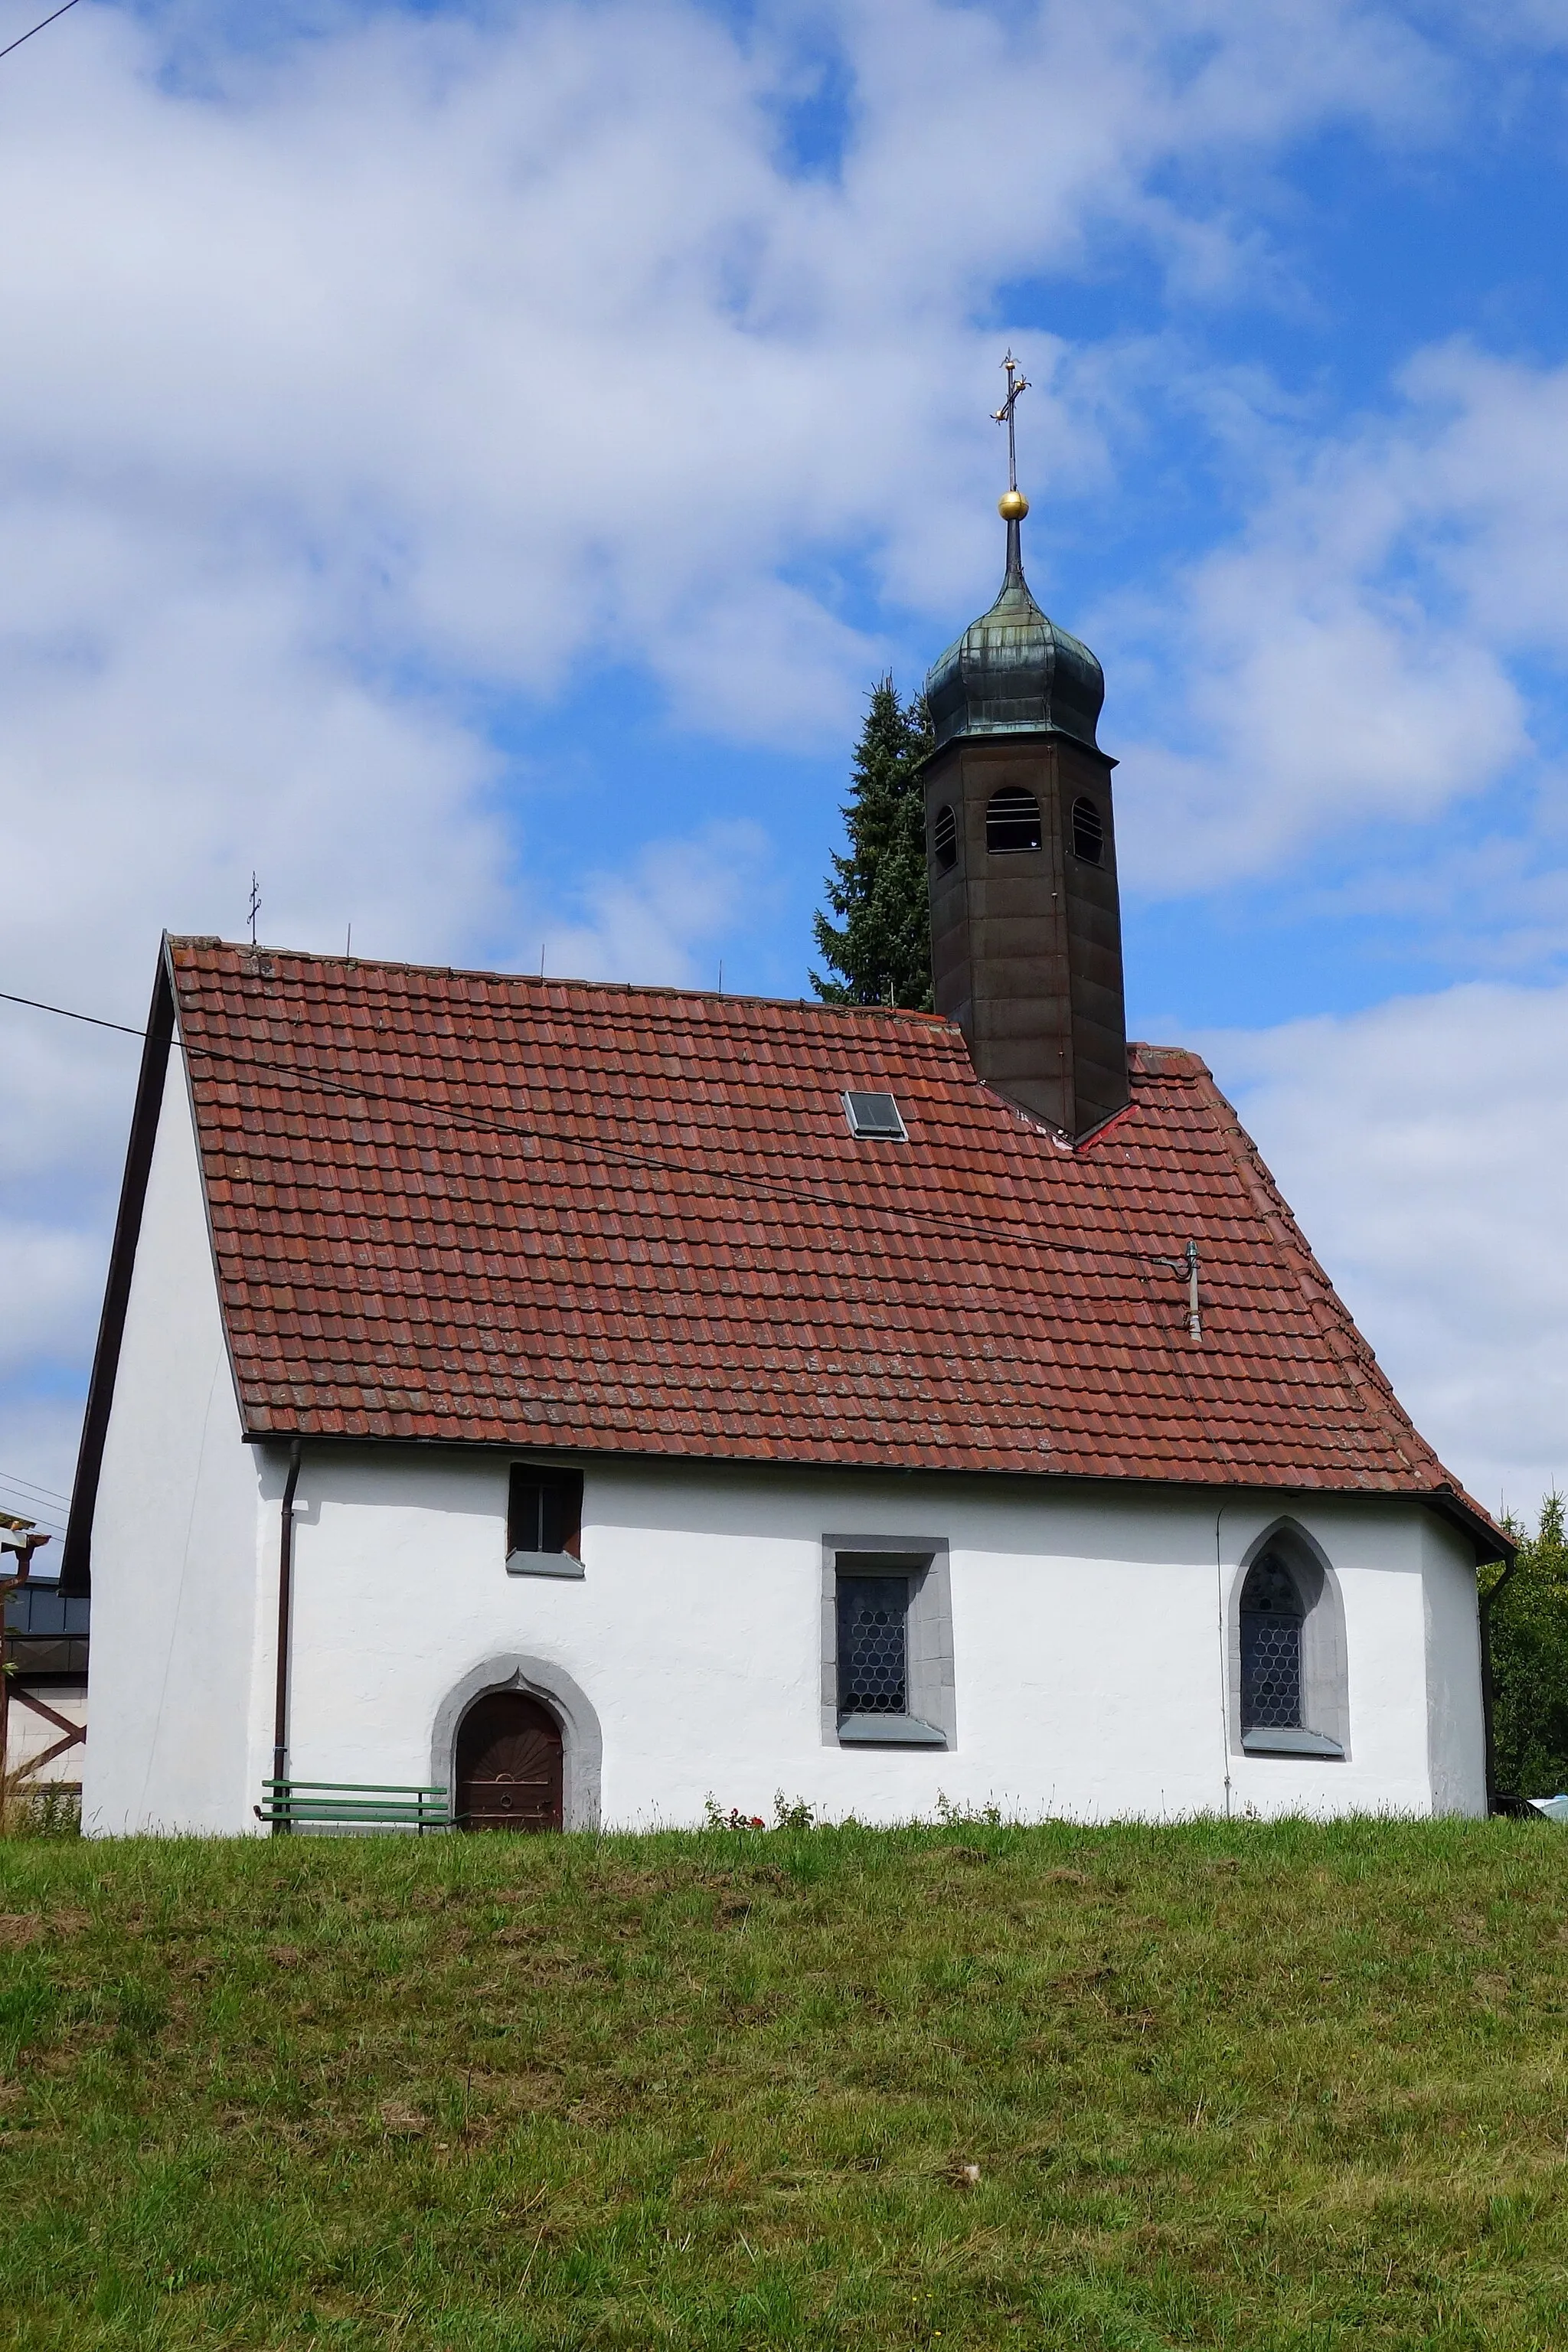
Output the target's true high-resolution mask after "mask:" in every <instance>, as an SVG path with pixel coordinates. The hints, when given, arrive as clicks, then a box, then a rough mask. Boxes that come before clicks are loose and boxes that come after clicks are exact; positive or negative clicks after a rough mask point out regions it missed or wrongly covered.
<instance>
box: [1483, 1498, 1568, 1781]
mask: <svg viewBox="0 0 1568 2352" xmlns="http://www.w3.org/2000/svg"><path fill="white" fill-rule="evenodd" d="M1488 1581H1489V1584H1490V1585H1491V1586H1493V1587H1495V1588H1496V1591H1497V1599H1496V1601H1495V1602H1492V1603H1490V1604H1489V1606H1488V1609H1487V1614H1488V1617H1489V1626H1490V1648H1491V1666H1492V1691H1493V1699H1492V1738H1493V1741H1494V1744H1495V1748H1496V1755H1497V1778H1498V1787H1499V1788H1500V1790H1503V1791H1504V1792H1505V1793H1506V1794H1509V1795H1515V1796H1521V1797H1551V1796H1554V1795H1555V1794H1556V1793H1557V1791H1558V1790H1560V1789H1562V1790H1568V1533H1565V1531H1564V1528H1563V1497H1562V1496H1561V1495H1548V1496H1547V1497H1546V1500H1545V1502H1544V1503H1543V1504H1542V1509H1541V1523H1540V1525H1539V1526H1538V1527H1537V1528H1536V1530H1535V1533H1534V1534H1533V1535H1531V1536H1524V1537H1523V1538H1522V1540H1521V1543H1520V1547H1519V1565H1518V1567H1517V1568H1516V1569H1515V1570H1514V1571H1513V1573H1512V1575H1511V1576H1510V1577H1509V1579H1508V1580H1507V1582H1506V1584H1505V1583H1504V1581H1503V1574H1502V1570H1500V1569H1494V1570H1493V1571H1492V1573H1491V1576H1490V1578H1489V1580H1488Z"/></svg>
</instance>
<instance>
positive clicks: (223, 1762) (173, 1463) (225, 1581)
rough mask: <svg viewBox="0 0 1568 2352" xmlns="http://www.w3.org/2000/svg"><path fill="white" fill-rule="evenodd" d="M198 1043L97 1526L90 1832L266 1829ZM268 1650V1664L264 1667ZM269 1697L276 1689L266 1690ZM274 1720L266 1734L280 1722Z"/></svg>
mask: <svg viewBox="0 0 1568 2352" xmlns="http://www.w3.org/2000/svg"><path fill="white" fill-rule="evenodd" d="M258 1517H259V1496H258V1461H257V1455H256V1449H254V1448H252V1447H251V1446H249V1445H247V1444H246V1443H245V1442H244V1440H243V1438H242V1436H241V1433H240V1421H239V1412H238V1406H237V1400H236V1396H235V1390H234V1380H233V1376H232V1373H231V1371H230V1368H229V1360H228V1352H227V1349H226V1345H225V1340H224V1332H223V1325H222V1320H221V1317H220V1314H219V1308H218V1297H217V1287H216V1277H215V1274H214V1269H213V1261H212V1252H211V1248H210V1245H209V1242H208V1236H207V1223H206V1214H205V1202H204V1198H203V1192H202V1184H201V1176H200V1172H199V1169H198V1165H197V1159H196V1149H195V1133H194V1129H193V1124H192V1118H191V1110H190V1102H189V1096H188V1091H187V1087H186V1082H185V1071H184V1055H182V1054H181V1053H179V1052H178V1051H176V1052H174V1054H172V1055H170V1057H169V1063H168V1067H167V1070H166V1072H165V1074H164V1079H163V1099H162V1105H161V1108H160V1111H159V1117H158V1128H157V1136H156V1139H155V1141H154V1143H153V1154H152V1165H151V1169H150V1171H149V1174H148V1180H147V1192H146V1198H145V1202H144V1204H143V1207H142V1220H141V1231H140V1234H139V1235H138V1237H137V1242H136V1256H135V1265H134V1270H133V1272H132V1278H131V1285H130V1296H129V1299H128V1302H127V1306H126V1312H125V1322H124V1330H123V1336H122V1338H121V1343H120V1353H119V1362H118V1365H117V1367H116V1370H115V1374H114V1388H113V1398H112V1402H111V1403H110V1409H109V1416H108V1426H107V1431H106V1434H105V1438H104V1445H103V1457H102V1466H101V1470H100V1475H99V1483H98V1495H97V1502H96V1508H95V1510H94V1514H93V1524H92V1586H93V1601H92V1662H91V1668H90V1681H89V1716H88V1720H89V1735H88V1747H87V1759H86V1763H85V1766H84V1769H83V1784H82V1822H83V1827H84V1829H85V1830H86V1831H87V1832H88V1833H89V1835H96V1836H113V1835H117V1834H126V1833H132V1832H138V1831H159V1830H177V1831H186V1832H204V1831H206V1832H215V1831H216V1832H236V1831H240V1830H245V1829H254V1828H255V1827H256V1822H255V1819H254V1816H253V1815H252V1813H251V1806H252V1804H253V1803H254V1801H255V1800H256V1798H257V1796H258V1794H259V1780H260V1775H261V1773H262V1771H263V1770H265V1769H268V1768H267V1766H266V1763H265V1762H264V1760H262V1758H261V1756H260V1755H259V1754H258V1713H264V1711H265V1710H264V1708H263V1707H262V1706H261V1704H260V1700H259V1699H258V1691H259V1689H260V1685H261V1682H262V1681H263V1680H264V1679H265V1675H266V1672H267V1671H268V1664H267V1658H263V1659H261V1660H260V1661H259V1662H258V1649H259V1650H263V1651H265V1652H267V1654H268V1657H269V1653H270V1643H269V1642H268V1639H267V1636H266V1632H265V1627H264V1625H263V1626H258V1614H259V1615H260V1616H261V1617H262V1618H263V1619H265V1616H266V1613H267V1612H266V1607H265V1603H264V1601H263V1597H262V1595H263V1580H261V1579H260V1578H259V1576H258V1533H259V1527H258ZM258 1663H259V1665H260V1673H259V1675H258ZM262 1696H265V1694H264V1693H263V1694H262ZM267 1736H268V1735H267V1732H266V1729H265V1727H260V1737H261V1738H262V1739H265V1738H266V1737H267Z"/></svg>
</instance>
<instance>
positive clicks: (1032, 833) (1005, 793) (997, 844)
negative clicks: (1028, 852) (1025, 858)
mask: <svg viewBox="0 0 1568 2352" xmlns="http://www.w3.org/2000/svg"><path fill="white" fill-rule="evenodd" d="M1039 845H1040V803H1039V802H1038V801H1037V799H1036V798H1035V795H1034V793H1026V791H1025V790H1024V787H1023V785H1022V784H1004V785H1003V787H1002V789H1001V791H1000V792H999V793H992V795H991V805H990V807H989V808H988V809H987V810H986V812H985V846H986V848H987V849H989V850H991V851H992V852H993V853H994V852H996V851H999V850H1002V851H1005V850H1010V849H1038V847H1039Z"/></svg>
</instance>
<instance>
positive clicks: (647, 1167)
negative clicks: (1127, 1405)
mask: <svg viewBox="0 0 1568 2352" xmlns="http://www.w3.org/2000/svg"><path fill="white" fill-rule="evenodd" d="M0 1003H5V1004H22V1005H26V1007H27V1008H28V1009H29V1010H30V1011H32V1012H35V1013H53V1014H55V1015H56V1016H57V1017H58V1019H60V1020H62V1021H78V1022H83V1023H85V1024H87V1025H88V1026H89V1028H93V1029H112V1030H115V1031H117V1032H118V1033H119V1034H120V1035H121V1036H123V1037H139V1038H141V1039H142V1040H143V1041H145V1040H146V1038H147V1035H148V1034H149V1033H148V1032H147V1031H146V1030H145V1029H137V1028H133V1027H132V1025H131V1024H130V1023H129V1022H125V1021H106V1020H104V1019H103V1018H102V1017H101V1016H100V1014H97V1013H78V1012H76V1011H75V1010H73V1009H72V1007H70V1006H69V1005H65V1004H49V1003H46V1002H45V1001H44V1000H43V999H42V998H40V997H36V996H18V995H16V994H15V993H14V992H12V991H11V990H9V989H0ZM170 1042H171V1043H172V1044H174V1045H177V1046H178V1047H179V1049H180V1051H181V1052H182V1053H183V1054H184V1055H186V1056H187V1057H188V1056H190V1055H201V1056H202V1057H203V1058H204V1059H205V1060H208V1061H213V1062H220V1063H226V1064H227V1065H228V1066H230V1067H231V1068H233V1069H235V1070H237V1071H239V1072H241V1073H244V1072H247V1071H260V1072H264V1073H265V1074H266V1075H267V1076H268V1077H272V1078H276V1079H278V1080H279V1081H280V1082H281V1083H282V1084H283V1085H284V1086H285V1087H296V1088H299V1089H300V1090H301V1091H303V1089H304V1088H305V1087H308V1086H313V1087H316V1088H317V1089H318V1090H319V1091H320V1092H321V1093H322V1094H329V1095H343V1096H348V1097H354V1098H355V1099H357V1100H360V1101H363V1102H372V1103H383V1104H385V1105H386V1106H387V1107H388V1108H390V1109H393V1110H395V1111H399V1112H401V1113H402V1114H404V1115H405V1117H406V1115H407V1114H408V1113H409V1112H411V1111H426V1112H428V1113H429V1114H430V1115H431V1117H432V1118H436V1119H438V1120H439V1121H440V1123H441V1127H442V1128H443V1129H445V1130H446V1131H447V1133H461V1132H464V1131H468V1132H469V1133H472V1134H479V1135H496V1136H500V1137H503V1138H505V1139H508V1140H511V1141H516V1142H522V1143H554V1144H557V1145H559V1146H560V1148H561V1149H562V1150H563V1151H567V1152H576V1153H577V1154H578V1156H579V1157H580V1158H583V1159H588V1160H593V1159H597V1160H601V1161H603V1162H605V1163H606V1164H607V1165H609V1166H611V1167H623V1168H627V1169H636V1170H642V1171H651V1172H653V1173H656V1174H659V1175H667V1176H683V1177H685V1178H686V1179H687V1180H688V1181H690V1182H693V1183H703V1182H706V1183H707V1184H709V1185H710V1188H711V1189H713V1190H714V1191H718V1192H741V1193H746V1192H750V1193H752V1194H753V1195H755V1196H756V1197H757V1198H758V1199H761V1200H768V1201H775V1202H793V1203H795V1205H797V1206H799V1205H804V1206H808V1207H815V1208H826V1209H833V1210H841V1209H842V1208H843V1206H844V1202H842V1201H841V1200H839V1199H837V1198H836V1197H835V1195H834V1194H833V1193H831V1192H826V1191H819V1190H817V1189H816V1188H814V1187H813V1186H812V1185H810V1184H808V1183H805V1182H804V1181H789V1180H786V1179H784V1178H777V1177H766V1176H747V1175H742V1174H741V1173H740V1172H739V1171H734V1172H731V1171H724V1170H715V1169H712V1168H693V1167H692V1166H691V1165H690V1163H689V1161H687V1160H672V1159H669V1158H668V1157H666V1156H664V1155H663V1154H660V1153H657V1152H650V1151H639V1150H636V1149H635V1148H634V1147H632V1146H631V1145H629V1144H618V1143H610V1142H605V1141H589V1140H587V1139H584V1137H582V1136H578V1135H568V1134H564V1133H563V1132H562V1131H561V1130H560V1129H555V1128H549V1127H541V1126H537V1125H535V1126H532V1127H520V1126H518V1125H517V1124H516V1123H515V1122H513V1121H507V1120H500V1119H489V1118H481V1117H479V1115H478V1114H477V1113H475V1112H473V1111H468V1110H463V1109H459V1108H457V1107H456V1106H454V1105H453V1104H451V1103H443V1102H433V1101H430V1100H428V1099H426V1098H425V1097H421V1096H418V1095H407V1094H392V1093H390V1092H389V1091H388V1090H387V1089H386V1088H385V1087H369V1086H365V1085H363V1083H359V1082H356V1081H355V1080H353V1079H349V1078H341V1077H333V1076H329V1075H327V1074H326V1073H325V1072H322V1071H319V1070H310V1069H305V1068H303V1067H302V1066H300V1064H298V1063H294V1062H271V1061H268V1060H265V1059H263V1058H262V1056H260V1055H255V1054H237V1053H234V1052H233V1051H229V1052H225V1051H224V1049H223V1048H222V1047H221V1046H216V1045H193V1044H191V1043H189V1042H188V1041H187V1040H186V1039H184V1038H183V1037H181V1038H172V1039H171V1041H170ZM860 1213H861V1214H862V1215H865V1214H869V1215H870V1216H872V1217H877V1216H885V1217H903V1218H907V1219H910V1220H912V1221H913V1222H915V1223H918V1224H921V1225H926V1226H934V1227H936V1228H938V1229H940V1230H942V1231H944V1232H948V1233H952V1234H958V1235H961V1236H963V1237H964V1238H966V1239H969V1240H977V1241H987V1240H994V1238H995V1237H996V1236H997V1235H998V1234H1001V1235H1004V1236H1005V1237H1006V1238H1008V1239H1011V1240H1013V1241H1015V1242H1018V1243H1026V1244H1027V1245H1028V1246H1029V1247H1030V1248H1032V1249H1038V1250H1047V1251H1051V1252H1054V1253H1056V1254H1058V1255H1069V1256H1074V1257H1083V1256H1090V1255H1092V1256H1094V1257H1096V1258H1099V1259H1101V1260H1104V1259H1106V1258H1114V1259H1118V1260H1120V1261H1122V1262H1125V1263H1127V1264H1130V1265H1140V1266H1142V1267H1143V1268H1145V1269H1148V1268H1150V1267H1152V1266H1164V1265H1170V1264H1171V1263H1172V1261H1171V1260H1169V1259H1168V1258H1166V1257H1164V1256H1163V1255H1161V1253H1160V1252H1158V1251H1156V1250H1132V1249H1107V1248H1106V1247H1105V1245H1104V1244H1103V1243H1100V1242H1096V1241H1082V1242H1073V1241H1062V1240H1059V1239H1056V1238H1053V1237H1052V1236H1051V1235H1050V1234H1044V1233H1042V1232H1041V1231H1040V1229H1039V1227H1038V1226H1037V1225H1035V1224H1033V1223H1030V1221H1029V1220H1028V1219H1027V1218H1026V1217H1006V1216H1002V1217H997V1216H986V1215H983V1214H981V1213H978V1212H976V1213H973V1214H966V1213H963V1212H958V1211H954V1210H952V1209H925V1208H921V1207H920V1206H918V1205H917V1204H915V1203H912V1202H888V1203H886V1204H885V1205H883V1206H880V1207H879V1205H878V1204H876V1203H872V1202H867V1203H863V1204H862V1206H861V1209H860ZM1184 1270H1185V1269H1184Z"/></svg>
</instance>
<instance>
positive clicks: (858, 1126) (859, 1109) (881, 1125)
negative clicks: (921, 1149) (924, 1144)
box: [844, 1094, 909, 1143]
mask: <svg viewBox="0 0 1568 2352" xmlns="http://www.w3.org/2000/svg"><path fill="white" fill-rule="evenodd" d="M844 1115H845V1117H846V1118H847V1120H848V1121H849V1132H850V1134H851V1135H861V1136H880V1137H882V1138H883V1139H885V1140H886V1141H888V1142H890V1143H907V1142H908V1141H909V1130H908V1129H907V1128H906V1127H905V1125H904V1122H903V1120H902V1119H901V1118H900V1116H899V1106H898V1104H897V1102H896V1101H895V1100H894V1099H893V1097H892V1096H891V1095H867V1094H847V1095H846V1096H845V1097H844Z"/></svg>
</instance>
